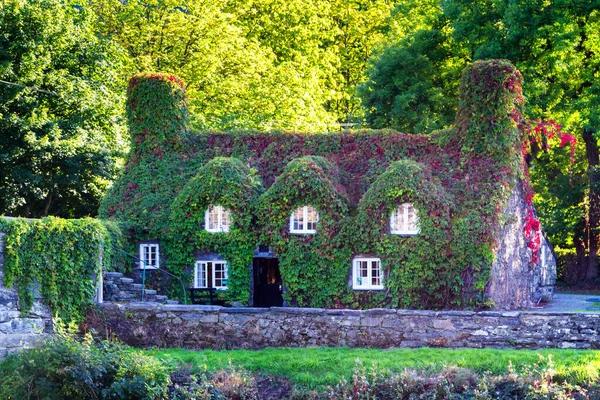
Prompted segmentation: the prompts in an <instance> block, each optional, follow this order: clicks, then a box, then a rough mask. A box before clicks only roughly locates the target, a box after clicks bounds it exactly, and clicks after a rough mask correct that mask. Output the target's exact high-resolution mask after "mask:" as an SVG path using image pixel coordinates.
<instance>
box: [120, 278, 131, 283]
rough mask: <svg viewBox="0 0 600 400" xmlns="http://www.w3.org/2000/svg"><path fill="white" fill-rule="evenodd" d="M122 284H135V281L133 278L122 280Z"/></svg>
mask: <svg viewBox="0 0 600 400" xmlns="http://www.w3.org/2000/svg"><path fill="white" fill-rule="evenodd" d="M121 283H125V284H127V283H133V279H131V278H121Z"/></svg>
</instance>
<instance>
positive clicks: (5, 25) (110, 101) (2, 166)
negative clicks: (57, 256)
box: [0, 0, 126, 217]
mask: <svg viewBox="0 0 600 400" xmlns="http://www.w3.org/2000/svg"><path fill="white" fill-rule="evenodd" d="M79 5H80V2H73V1H69V0H63V1H44V0H34V1H20V0H8V1H3V2H2V3H1V4H0V80H2V81H4V82H1V83H0V170H1V171H2V176H1V177H0V214H9V215H20V216H24V217H39V216H46V215H60V216H63V217H82V216H87V215H95V214H96V210H97V208H98V204H99V202H100V198H101V197H102V195H103V194H104V191H105V190H106V188H107V187H108V185H109V183H110V181H111V180H113V179H114V178H115V175H116V172H117V170H118V168H119V167H120V158H121V157H122V156H123V150H124V149H125V148H126V143H124V142H123V138H122V134H123V133H124V124H123V118H122V112H121V108H122V106H123V102H124V96H123V90H122V81H121V79H120V78H119V75H118V72H119V69H120V68H121V67H122V65H123V64H122V62H121V60H122V58H123V54H122V52H121V51H120V50H119V48H118V47H117V46H115V45H114V44H112V43H110V42H107V41H105V40H104V39H102V38H100V37H98V36H97V35H96V33H95V32H94V24H95V21H96V16H95V15H94V14H93V13H91V12H90V10H89V9H87V8H86V7H78V6H79Z"/></svg>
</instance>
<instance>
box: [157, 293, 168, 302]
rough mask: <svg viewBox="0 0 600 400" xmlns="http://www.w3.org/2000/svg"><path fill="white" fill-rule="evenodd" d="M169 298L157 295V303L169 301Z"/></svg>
mask: <svg viewBox="0 0 600 400" xmlns="http://www.w3.org/2000/svg"><path fill="white" fill-rule="evenodd" d="M167 300H169V298H168V297H167V296H163V295H162V294H157V295H156V301H167Z"/></svg>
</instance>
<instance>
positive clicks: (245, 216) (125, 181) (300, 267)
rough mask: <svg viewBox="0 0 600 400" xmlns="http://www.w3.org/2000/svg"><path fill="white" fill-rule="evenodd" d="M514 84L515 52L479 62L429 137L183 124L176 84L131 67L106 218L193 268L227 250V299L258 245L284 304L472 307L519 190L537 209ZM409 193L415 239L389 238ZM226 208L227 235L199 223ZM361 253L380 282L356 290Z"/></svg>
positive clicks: (174, 266) (175, 263)
mask: <svg viewBox="0 0 600 400" xmlns="http://www.w3.org/2000/svg"><path fill="white" fill-rule="evenodd" d="M521 87H522V77H521V74H520V73H519V72H518V71H517V70H516V68H515V67H514V66H513V65H511V64H510V63H509V62H507V61H504V60H492V61H485V62H484V61H480V62H476V63H474V64H472V65H471V66H469V67H468V68H467V69H466V70H465V72H464V75H463V81H462V84H461V90H462V94H461V100H460V104H459V107H458V113H457V120H456V124H455V126H454V127H453V128H450V129H446V130H442V131H438V132H434V133H432V134H430V135H404V134H401V133H398V132H394V131H386V130H382V131H372V130H364V131H354V132H332V133H321V134H308V133H294V132H255V131H239V132H210V131H209V132H189V131H188V130H187V120H186V118H187V108H186V107H187V106H186V105H185V101H184V100H185V96H184V92H183V88H182V86H181V83H180V82H179V81H178V80H177V79H175V78H171V77H170V76H169V75H156V74H155V75H143V76H138V77H136V78H135V81H134V82H133V81H132V84H131V85H130V89H129V96H130V99H129V103H128V104H129V107H130V110H129V118H130V121H129V123H130V127H131V134H132V137H133V142H134V144H133V149H132V152H131V154H130V157H129V161H128V163H127V165H126V167H125V172H124V175H123V177H122V178H121V179H120V180H119V181H118V182H116V184H115V185H114V186H113V188H112V189H111V191H110V193H109V194H108V196H106V198H105V199H104V201H103V204H102V206H101V209H100V215H102V216H103V217H106V218H111V219H114V220H117V221H119V222H120V223H122V224H123V226H125V227H126V228H125V232H126V233H127V234H128V235H129V237H130V239H131V241H130V242H135V241H136V240H137V241H140V240H150V239H159V240H160V241H161V243H163V242H164V243H165V244H167V248H168V250H167V254H168V259H167V260H166V262H167V266H168V268H171V270H172V271H174V272H176V273H183V271H184V270H185V267H186V266H187V267H189V266H191V265H192V264H193V262H194V259H195V257H194V254H193V248H196V249H199V251H202V252H209V251H212V252H216V253H219V254H220V255H221V256H222V257H223V258H225V259H227V260H228V261H229V262H230V263H231V265H232V266H233V265H235V266H233V267H232V275H231V277H230V279H229V286H230V289H231V292H230V294H231V296H232V298H234V299H238V300H240V301H247V299H248V287H249V283H248V282H249V281H248V280H249V266H250V264H251V261H252V249H253V248H254V246H255V245H256V244H258V243H262V244H266V245H269V246H272V247H274V249H275V251H276V253H277V255H278V258H279V263H280V269H281V273H282V277H283V281H284V285H285V288H286V290H287V293H286V295H285V296H286V298H287V300H288V302H289V304H297V305H301V306H325V307H347V306H351V307H387V306H394V307H398V306H400V307H428V308H449V307H477V306H479V305H481V304H484V303H485V300H486V299H485V294H486V285H487V283H488V279H489V275H490V270H491V268H492V265H493V262H494V260H495V253H494V252H495V251H496V249H495V246H497V243H498V242H499V240H500V238H499V237H498V232H500V228H501V227H502V224H504V223H506V216H504V215H503V211H504V210H505V207H506V204H507V202H508V199H509V197H510V195H511V193H516V192H515V188H517V187H520V185H522V186H523V187H524V188H525V191H524V192H525V196H526V198H525V200H526V201H527V202H528V203H527V204H529V205H530V194H528V193H529V191H528V190H527V188H528V187H530V186H529V184H528V175H527V167H526V164H525V161H524V157H525V153H524V152H523V151H522V149H523V146H524V143H526V136H527V132H528V129H527V126H528V122H527V121H526V120H525V119H524V118H523V103H524V99H523V95H522V93H521ZM155 91H156V93H157V94H156V95H155ZM170 95H172V96H173V97H172V98H170V97H169V96H170ZM148 107H150V108H148ZM561 140H563V139H561ZM565 141H566V143H565V144H567V143H569V144H571V145H572V143H570V142H569V140H568V138H566V139H565ZM161 143H162V144H161ZM157 146H158V148H157ZM158 150H160V151H158ZM221 157H224V158H221ZM233 159H235V160H233ZM211 160H213V161H211ZM254 170H255V171H256V172H254ZM227 171H228V172H227ZM259 177H260V180H261V181H262V185H263V186H264V188H265V191H264V193H262V189H260V187H261V186H260V185H259V183H258V182H259ZM228 185H229V186H231V191H227V190H223V188H225V187H229V186H228ZM261 193H262V194H261ZM175 198H176V200H175V201H173V199H175ZM403 202H410V203H413V204H414V206H415V208H416V209H417V211H418V213H419V217H420V223H421V232H420V233H419V235H416V236H410V237H409V236H398V235H391V234H390V233H389V215H390V213H391V210H393V209H394V208H395V207H397V206H398V205H399V204H402V203H403ZM217 203H218V204H219V205H224V206H228V207H230V208H231V209H232V211H233V215H234V217H233V219H234V226H233V227H232V231H231V232H230V233H229V234H222V233H218V234H213V233H208V232H204V231H203V229H202V223H203V218H204V212H205V210H206V207H207V206H208V205H209V204H217ZM304 205H311V206H313V207H314V208H315V209H316V210H317V211H318V213H319V216H320V220H319V223H318V226H317V232H316V234H314V235H294V234H290V232H289V218H290V215H291V213H292V212H293V210H294V209H295V208H297V207H300V206H304ZM531 210H533V208H532V207H531ZM525 217H526V220H525V221H524V224H525V227H524V228H523V235H524V236H525V238H526V240H528V242H527V243H533V244H531V245H530V248H531V249H532V255H531V260H532V263H533V264H535V263H537V262H538V260H537V259H536V254H537V253H538V252H537V251H536V249H535V247H536V246H537V244H536V243H537V242H538V241H539V236H536V235H539V226H536V221H537V218H536V217H535V214H532V215H527V216H525ZM536 232H538V233H536ZM532 246H533V247H532ZM361 254H366V255H372V256H376V257H379V258H381V260H382V266H383V269H384V271H385V277H384V283H385V290H383V291H360V292H358V291H353V290H351V284H350V279H351V263H352V258H353V257H355V256H357V255H361ZM188 269H189V268H188Z"/></svg>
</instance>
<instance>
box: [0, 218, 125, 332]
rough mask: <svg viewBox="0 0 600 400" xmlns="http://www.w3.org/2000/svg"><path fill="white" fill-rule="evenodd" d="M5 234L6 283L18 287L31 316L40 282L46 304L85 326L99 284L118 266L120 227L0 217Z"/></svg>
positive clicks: (88, 221) (93, 222)
mask: <svg viewBox="0 0 600 400" xmlns="http://www.w3.org/2000/svg"><path fill="white" fill-rule="evenodd" d="M0 232H4V233H5V234H6V236H4V284H5V285H6V286H7V287H9V288H10V287H13V286H15V285H16V286H17V288H18V294H19V307H20V309H21V311H23V312H27V311H29V310H30V309H31V307H32V305H33V301H34V299H35V286H36V282H37V284H38V285H39V293H40V295H41V296H42V297H43V301H44V302H45V304H47V305H48V306H49V307H50V309H51V310H52V311H53V313H55V314H56V315H58V316H59V317H60V318H62V319H63V320H64V321H71V320H75V321H81V320H82V319H83V316H84V313H85V310H86V308H87V307H88V306H89V305H90V304H92V302H93V298H94V295H95V293H96V284H95V281H94V279H95V278H96V277H97V276H98V275H99V274H101V271H102V267H105V268H107V269H108V268H110V266H111V264H114V262H113V261H114V260H113V258H115V257H117V256H113V247H120V246H121V240H122V238H121V234H120V230H119V228H118V227H117V226H116V224H114V223H112V222H109V221H100V220H97V219H92V218H85V219H74V220H66V219H60V218H54V217H48V218H44V219H41V220H33V221H27V220H25V219H12V220H7V219H4V218H0Z"/></svg>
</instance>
